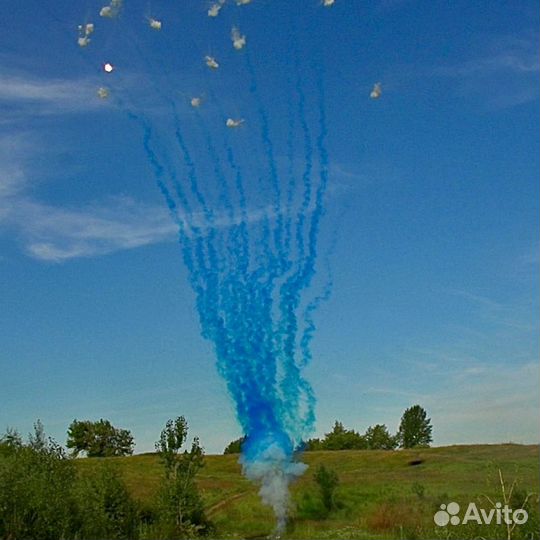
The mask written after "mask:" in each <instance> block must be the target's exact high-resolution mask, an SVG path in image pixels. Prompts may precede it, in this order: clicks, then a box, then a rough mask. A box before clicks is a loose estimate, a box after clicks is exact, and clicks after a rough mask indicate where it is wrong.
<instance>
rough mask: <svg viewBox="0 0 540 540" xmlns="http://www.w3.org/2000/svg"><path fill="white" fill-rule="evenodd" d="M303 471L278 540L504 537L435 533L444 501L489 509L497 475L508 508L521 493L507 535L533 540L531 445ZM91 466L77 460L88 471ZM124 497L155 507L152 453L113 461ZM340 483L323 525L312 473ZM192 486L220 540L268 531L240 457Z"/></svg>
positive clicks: (310, 460) (314, 461)
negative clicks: (524, 516) (329, 473)
mask: <svg viewBox="0 0 540 540" xmlns="http://www.w3.org/2000/svg"><path fill="white" fill-rule="evenodd" d="M302 460H303V461H304V462H305V463H307V464H308V465H309V468H308V470H307V471H306V473H305V474H304V476H303V477H302V478H301V479H300V480H299V481H298V482H297V483H296V484H294V486H293V487H292V505H291V519H290V520H289V524H288V530H287V532H286V534H285V538H299V539H300V538H358V539H368V538H369V539H373V538H381V539H383V538H429V539H432V538H494V539H495V538H505V539H506V538H507V537H508V536H507V535H508V531H507V528H506V526H505V525H494V524H491V525H477V524H470V523H469V524H467V525H458V526H452V525H448V526H447V527H437V526H436V525H435V524H434V522H433V514H434V513H435V512H436V511H437V510H439V507H440V505H441V504H442V503H449V502H451V501H456V502H458V503H460V505H462V508H465V507H466V506H467V504H468V503H469V502H475V503H476V504H477V505H478V507H479V508H480V507H482V508H486V509H489V508H490V504H489V502H488V500H487V499H486V496H488V497H490V498H491V499H492V500H493V501H494V502H495V501H501V502H502V501H503V498H502V494H501V486H500V483H499V469H500V470H501V471H502V474H503V477H504V479H505V483H506V484H507V489H508V488H509V486H510V484H511V483H512V482H513V481H514V480H515V481H516V482H517V485H516V487H515V489H514V494H513V499H512V503H513V504H512V507H513V508H514V509H515V508H517V507H518V506H519V505H520V504H521V499H522V498H524V497H525V496H526V494H527V493H531V492H532V493H534V495H533V496H532V497H530V499H529V505H528V508H527V509H528V512H529V520H528V522H527V523H526V524H525V525H523V526H520V527H516V529H515V530H514V531H513V532H512V536H511V537H512V538H539V533H538V528H539V519H538V491H539V484H540V478H539V447H538V446H536V445H534V446H533V445H529V446H524V445H514V444H501V445H471V446H448V447H440V448H429V449H419V450H400V451H374V450H361V451H352V450H351V451H347V450H343V451H338V452H328V451H326V452H308V453H305V454H304V455H303V456H302ZM97 461H99V460H98V459H81V460H78V462H77V463H78V465H79V466H80V467H81V469H82V471H88V472H89V471H90V470H91V469H92V468H93V467H95V465H96V462H97ZM112 461H114V463H115V464H116V465H117V466H118V467H119V469H120V470H121V472H122V475H123V477H124V479H125V482H126V483H127V485H128V487H129V489H130V491H131V492H132V493H133V495H134V496H135V497H136V498H137V499H138V500H139V501H140V502H141V504H142V505H143V506H148V507H149V508H150V507H151V505H152V497H153V495H154V494H155V492H156V490H157V488H158V485H159V482H160V479H161V477H162V476H161V475H162V467H161V465H160V463H159V461H158V459H157V457H156V456H155V455H138V456H132V457H127V458H112ZM320 463H322V464H324V465H325V466H327V467H330V468H332V469H334V470H335V471H336V472H337V474H338V476H339V479H340V485H339V488H338V491H337V501H338V503H339V508H338V509H337V510H335V511H333V512H332V513H330V514H329V515H328V516H326V517H325V518H324V519H322V518H321V516H320V515H319V516H318V515H317V514H318V504H319V501H318V493H317V486H316V484H315V482H314V480H313V472H314V470H315V468H316V466H317V465H318V464H320ZM199 486H200V489H201V492H202V494H203V497H204V500H205V503H206V508H207V513H208V515H209V517H210V518H211V520H212V521H213V522H214V524H215V526H216V530H217V536H218V537H219V538H252V539H254V538H263V537H265V536H268V535H269V534H271V533H272V530H273V527H274V519H273V515H272V512H271V511H270V510H269V509H268V508H267V507H265V506H264V505H262V503H261V502H260V499H259V497H258V494H257V487H256V486H254V485H253V484H252V483H251V482H249V481H247V480H246V479H245V478H244V477H243V476H242V474H241V469H240V466H239V464H238V456H235V455H227V456H207V457H206V466H205V468H204V469H203V471H202V472H201V474H200V477H199Z"/></svg>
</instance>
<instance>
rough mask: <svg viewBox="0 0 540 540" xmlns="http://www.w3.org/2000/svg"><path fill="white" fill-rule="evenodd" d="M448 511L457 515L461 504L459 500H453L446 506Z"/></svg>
mask: <svg viewBox="0 0 540 540" xmlns="http://www.w3.org/2000/svg"><path fill="white" fill-rule="evenodd" d="M446 511H447V512H448V513H449V514H451V515H453V516H455V515H456V514H457V513H458V512H459V504H458V503H457V502H451V503H449V504H448V506H447V507H446Z"/></svg>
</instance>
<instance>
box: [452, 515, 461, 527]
mask: <svg viewBox="0 0 540 540" xmlns="http://www.w3.org/2000/svg"><path fill="white" fill-rule="evenodd" d="M459 522H460V519H459V518H458V517H457V516H452V517H451V518H450V523H451V524H452V525H459Z"/></svg>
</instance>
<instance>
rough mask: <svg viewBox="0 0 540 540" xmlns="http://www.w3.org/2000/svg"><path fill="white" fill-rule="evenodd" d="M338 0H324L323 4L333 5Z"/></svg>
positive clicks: (325, 5)
mask: <svg viewBox="0 0 540 540" xmlns="http://www.w3.org/2000/svg"><path fill="white" fill-rule="evenodd" d="M335 1H336V0H323V6H324V7H330V6H333V5H334V3H335Z"/></svg>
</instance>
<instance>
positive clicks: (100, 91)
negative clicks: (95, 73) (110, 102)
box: [97, 86, 109, 99]
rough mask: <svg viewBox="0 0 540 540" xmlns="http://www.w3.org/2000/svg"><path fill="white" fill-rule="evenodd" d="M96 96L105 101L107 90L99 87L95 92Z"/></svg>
mask: <svg viewBox="0 0 540 540" xmlns="http://www.w3.org/2000/svg"><path fill="white" fill-rule="evenodd" d="M97 95H98V97H99V98H100V99H107V98H108V97H109V90H108V89H107V88H105V87H104V86H100V87H99V88H98V90H97Z"/></svg>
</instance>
